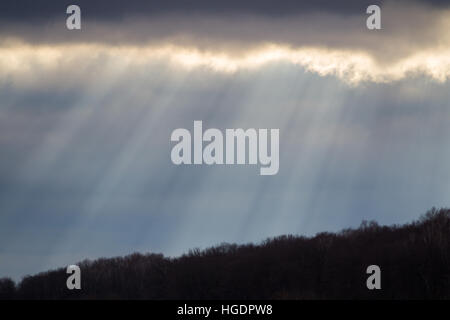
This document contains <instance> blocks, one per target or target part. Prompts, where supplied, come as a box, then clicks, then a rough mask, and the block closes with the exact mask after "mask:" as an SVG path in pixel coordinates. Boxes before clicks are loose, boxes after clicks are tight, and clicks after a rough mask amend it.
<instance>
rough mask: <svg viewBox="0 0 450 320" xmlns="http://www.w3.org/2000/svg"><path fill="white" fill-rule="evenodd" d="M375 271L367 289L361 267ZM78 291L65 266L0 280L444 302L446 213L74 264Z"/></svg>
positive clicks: (447, 289) (127, 289) (102, 293)
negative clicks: (171, 254)
mask: <svg viewBox="0 0 450 320" xmlns="http://www.w3.org/2000/svg"><path fill="white" fill-rule="evenodd" d="M372 264H376V265H378V266H380V268H381V272H382V273H381V283H382V289H381V290H368V289H367V287H366V279H367V277H368V276H369V275H367V274H366V268H367V266H369V265H372ZM79 266H80V268H81V274H82V276H81V277H82V281H81V283H82V284H81V287H82V289H81V290H73V291H70V290H68V289H67V288H66V280H67V277H68V275H67V274H66V272H65V269H64V268H61V269H58V270H53V271H48V272H44V273H40V274H38V275H35V276H27V277H25V278H24V279H23V280H22V281H21V282H20V283H19V284H18V286H17V288H16V286H15V285H14V283H13V282H12V281H11V280H10V279H2V280H0V299H423V298H425V299H450V210H449V209H440V210H437V209H434V208H433V209H432V210H430V211H429V212H428V213H427V214H426V215H424V216H423V217H422V218H421V219H420V220H419V221H416V222H413V223H410V224H407V225H403V226H391V227H387V226H380V225H378V224H377V223H376V222H366V221H363V222H362V224H361V226H360V227H359V228H358V229H346V230H343V231H341V232H339V233H325V232H324V233H319V234H317V235H316V236H315V237H312V238H306V237H302V236H291V235H289V236H280V237H276V238H271V239H267V240H266V241H263V242H262V243H261V244H259V245H254V244H246V245H236V244H221V245H218V246H215V247H211V248H208V249H205V250H199V249H193V250H190V251H189V252H188V253H187V254H185V255H183V256H181V257H178V258H166V257H164V256H163V255H160V254H146V255H142V254H138V253H134V254H132V255H129V256H126V257H117V258H111V259H104V258H102V259H98V260H95V261H88V260H86V261H83V262H81V263H79Z"/></svg>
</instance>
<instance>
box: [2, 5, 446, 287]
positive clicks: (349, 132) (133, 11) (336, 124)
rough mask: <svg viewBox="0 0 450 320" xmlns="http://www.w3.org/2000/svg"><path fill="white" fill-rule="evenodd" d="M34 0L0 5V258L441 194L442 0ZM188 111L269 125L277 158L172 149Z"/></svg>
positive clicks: (51, 260)
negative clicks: (68, 25)
mask: <svg viewBox="0 0 450 320" xmlns="http://www.w3.org/2000/svg"><path fill="white" fill-rule="evenodd" d="M128 2H129V3H128ZM25 3H27V4H26V5H24V6H21V5H20V4H25ZM36 3H37V2H33V3H31V4H29V3H28V2H27V1H5V2H2V4H1V5H0V30H1V31H0V277H1V276H11V277H13V278H14V279H16V280H17V279H20V278H21V277H22V276H24V275H26V274H30V273H36V272H39V271H44V270H47V269H49V268H55V267H60V266H66V265H68V264H72V263H76V262H78V261H80V260H83V259H84V258H97V257H102V256H115V255H124V254H129V253H131V252H134V251H141V252H162V253H164V254H166V255H179V254H181V253H183V252H185V251H187V250H188V249H190V248H193V247H201V248H204V247H207V246H211V245H215V244H218V243H221V242H239V243H242V242H248V241H255V242H259V241H261V240H263V239H265V238H267V237H270V236H276V235H281V234H286V233H294V234H304V235H314V234H315V233H316V232H321V231H337V230H340V229H342V228H346V227H355V226H358V225H359V224H360V222H361V221H362V220H363V219H366V220H372V219H373V220H376V221H378V222H379V223H381V224H392V223H406V222H410V221H412V220H413V219H416V218H418V217H419V216H420V215H421V214H423V213H425V211H426V210H428V209H430V208H431V207H432V206H436V207H443V206H450V198H449V194H450V144H449V138H450V102H449V101H450V99H449V98H450V97H449V95H450V82H449V81H448V80H447V79H448V77H449V76H450V55H449V53H450V35H449V33H448V30H449V29H448V27H449V25H450V11H449V10H448V9H447V7H446V6H445V3H443V2H441V1H434V2H431V3H428V4H427V3H425V2H423V1H421V2H416V3H411V2H408V3H407V2H403V3H401V4H398V3H396V4H393V3H392V2H386V1H383V2H379V3H380V5H381V7H382V25H383V29H382V30H380V31H369V30H367V29H366V28H365V19H366V17H367V15H366V14H365V7H364V4H361V3H360V2H359V1H358V2H356V1H348V2H345V1H344V2H343V5H342V6H336V3H337V2H336V1H321V2H320V3H319V4H315V5H313V3H316V2H306V1H286V2H281V3H280V2H279V1H273V2H271V1H263V2H259V1H258V2H257V3H256V2H255V1H248V2H242V1H231V2H230V1H221V2H214V1H199V2H198V3H197V4H196V5H195V6H194V7H189V8H185V7H183V2H181V1H172V2H168V4H166V5H157V4H156V3H155V2H150V4H145V3H144V2H142V3H141V1H127V2H126V4H125V3H124V4H122V5H121V6H120V7H119V5H118V4H117V3H118V2H117V3H116V2H115V1H89V2H86V1H79V4H80V6H81V9H82V17H83V19H84V18H85V20H82V30H81V31H68V30H66V29H65V18H66V14H65V6H66V4H65V3H63V4H61V3H62V2H60V1H42V7H40V8H39V7H36V6H37V4H36ZM211 3H212V4H211ZM219 3H220V5H219ZM243 3H246V4H245V5H243ZM339 3H340V2H339ZM68 4H69V3H68ZM108 4H109V5H108ZM214 4H217V5H214ZM225 4H226V5H225ZM122 6H123V7H122ZM103 8H104V9H103ZM411 30H414V32H412V31H411ZM194 120H202V121H203V126H204V128H205V129H206V128H219V129H222V130H224V129H226V128H244V129H246V128H269V129H270V128H279V129H280V170H279V173H278V174H277V175H275V176H260V175H259V166H251V165H246V166H206V165H205V166H175V165H174V164H172V162H171V160H170V151H171V148H172V147H173V145H174V143H172V142H171V141H170V135H171V132H172V131H173V130H174V129H176V128H187V129H189V130H192V129H193V121H194Z"/></svg>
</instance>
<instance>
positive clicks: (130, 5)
mask: <svg viewBox="0 0 450 320" xmlns="http://www.w3.org/2000/svg"><path fill="white" fill-rule="evenodd" d="M382 2H383V1H376V2H375V3H378V4H381V3H382ZM433 2H441V1H433ZM70 4H77V5H79V6H80V7H81V8H82V9H83V12H84V13H85V14H86V17H87V18H95V19H106V20H110V19H112V20H114V19H121V18H123V17H126V16H129V15H131V16H134V15H145V16H154V15H158V14H173V13H177V14H180V13H207V14H221V15H227V14H262V15H268V16H278V15H292V14H298V13H307V12H311V11H321V12H333V13H344V14H345V13H355V12H360V11H361V10H363V9H364V8H366V7H367V6H368V5H369V4H374V1H368V0H367V1H366V0H364V1H360V0H345V1H334V0H316V1H305V0H300V1H299V0H284V1H278V0H245V1H242V0H231V1H223V0H195V1H185V0H170V1H155V0H151V1H145V0H128V1H121V0H78V1H66V0H64V1H55V0H44V1H32V0H17V1H3V2H2V3H1V4H0V18H1V19H7V20H13V21H21V22H27V21H30V20H36V19H58V18H59V17H60V16H61V12H64V11H65V8H67V6H68V5H70Z"/></svg>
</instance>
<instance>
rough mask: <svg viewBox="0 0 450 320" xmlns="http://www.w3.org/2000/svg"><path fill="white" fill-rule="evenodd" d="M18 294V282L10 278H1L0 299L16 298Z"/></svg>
mask: <svg viewBox="0 0 450 320" xmlns="http://www.w3.org/2000/svg"><path fill="white" fill-rule="evenodd" d="M15 295H16V284H15V283H14V281H12V280H11V279H9V278H1V279H0V300H9V299H14V298H15Z"/></svg>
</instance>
